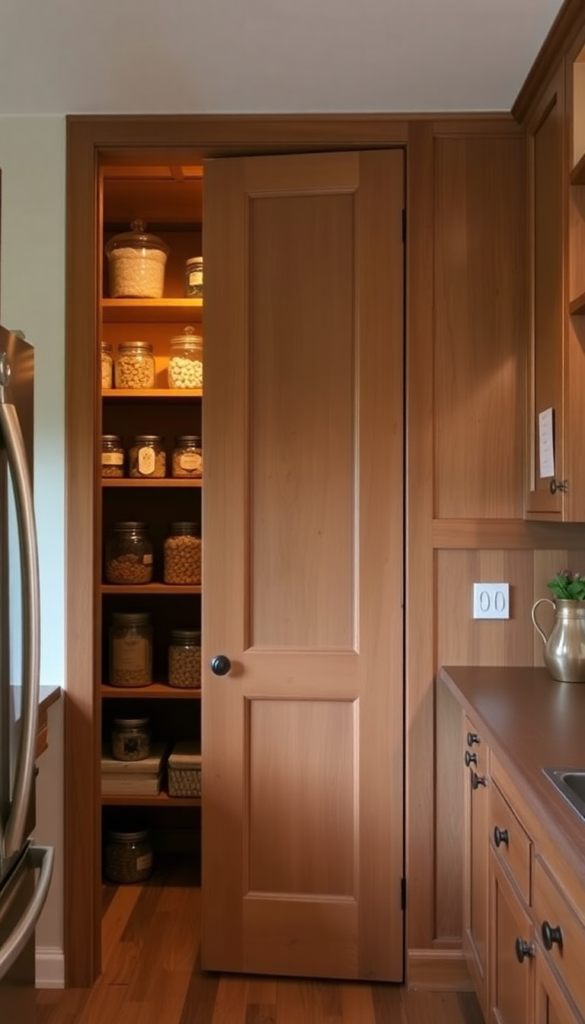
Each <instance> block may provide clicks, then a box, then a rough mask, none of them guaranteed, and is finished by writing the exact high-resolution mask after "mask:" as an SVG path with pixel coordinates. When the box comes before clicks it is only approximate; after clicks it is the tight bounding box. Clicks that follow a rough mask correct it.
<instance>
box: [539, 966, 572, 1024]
mask: <svg viewBox="0 0 585 1024" xmlns="http://www.w3.org/2000/svg"><path fill="white" fill-rule="evenodd" d="M535 983H536V997H535V1004H534V1022H535V1024H583V1020H584V1018H583V1017H582V1016H581V1014H580V1013H579V1012H578V1010H577V1008H576V1007H575V1006H574V1005H573V1004H572V1003H571V1002H570V1001H569V999H568V997H567V995H566V993H565V992H564V991H563V990H562V989H561V987H560V985H559V982H558V981H557V979H556V978H555V976H554V974H553V972H552V971H551V969H550V967H549V966H548V964H547V963H546V959H545V957H544V956H542V955H541V951H540V950H539V953H538V955H537V957H536V964H535Z"/></svg>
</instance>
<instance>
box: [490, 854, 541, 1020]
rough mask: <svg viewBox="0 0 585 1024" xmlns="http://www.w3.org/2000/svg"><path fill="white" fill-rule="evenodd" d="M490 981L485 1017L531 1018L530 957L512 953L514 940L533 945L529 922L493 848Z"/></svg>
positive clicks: (531, 965) (532, 982) (491, 857)
mask: <svg viewBox="0 0 585 1024" xmlns="http://www.w3.org/2000/svg"><path fill="white" fill-rule="evenodd" d="M489 896H490V984H489V1015H488V1018H487V1019H488V1020H489V1021H493V1022H494V1024H520V1022H526V1021H530V1020H532V1008H533V989H534V977H533V975H534V957H533V955H531V954H530V953H528V954H527V955H525V957H524V959H523V961H522V962H520V961H519V960H518V957H517V954H516V940H517V939H520V940H521V941H522V942H523V943H525V944H526V945H527V946H528V947H529V949H531V950H532V949H533V947H534V938H533V929H532V923H531V921H530V918H529V916H528V914H527V913H526V911H525V909H524V908H523V906H522V904H521V902H520V899H519V897H518V895H517V894H516V892H515V891H514V889H513V887H512V884H511V882H510V880H509V878H508V875H507V873H506V872H505V870H504V869H503V868H502V866H501V865H500V864H499V862H498V860H497V858H496V856H495V854H494V851H493V850H490V856H489Z"/></svg>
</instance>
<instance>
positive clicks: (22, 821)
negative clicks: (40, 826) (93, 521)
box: [0, 327, 53, 1024]
mask: <svg viewBox="0 0 585 1024" xmlns="http://www.w3.org/2000/svg"><path fill="white" fill-rule="evenodd" d="M33 387H34V350H33V347H32V345H29V344H28V343H27V342H26V341H25V340H24V338H23V337H22V336H21V335H20V334H19V333H18V332H11V331H6V330H4V328H2V327H0V1022H1V1024H33V1022H34V1021H35V1019H36V1017H35V1012H36V1011H35V925H36V923H37V920H38V918H39V915H40V913H41V910H42V908H43V905H44V903H45V900H46V897H47V892H48V889H49V884H50V881H51V874H52V869H53V850H52V848H51V847H41V846H36V845H35V843H34V841H33V839H32V838H31V837H32V833H33V830H34V824H35V816H34V815H35V800H34V792H35V772H36V770H35V746H36V732H37V716H38V701H39V663H40V656H39V655H40V622H39V572H38V558H37V541H36V528H35V515H34V505H33V489H32V466H33V459H32V452H33Z"/></svg>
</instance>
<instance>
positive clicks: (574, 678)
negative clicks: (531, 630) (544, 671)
mask: <svg viewBox="0 0 585 1024" xmlns="http://www.w3.org/2000/svg"><path fill="white" fill-rule="evenodd" d="M539 604H550V605H552V607H553V608H554V610H555V619H554V622H553V625H552V629H551V631H550V634H549V636H548V637H547V635H546V633H545V632H544V630H542V629H541V627H540V626H539V625H538V622H537V621H536V609H537V608H538V606H539ZM532 621H533V623H534V627H535V629H536V631H537V632H538V633H539V634H540V636H541V637H542V641H543V643H544V662H545V665H546V667H547V668H548V670H549V672H550V674H551V676H552V677H553V679H559V680H560V681H561V682H564V683H583V682H585V601H561V600H556V601H551V600H550V598H548V597H541V598H540V600H539V601H536V602H535V604H534V605H533V606H532Z"/></svg>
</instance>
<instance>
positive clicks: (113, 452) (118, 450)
mask: <svg viewBox="0 0 585 1024" xmlns="http://www.w3.org/2000/svg"><path fill="white" fill-rule="evenodd" d="M102 476H110V477H111V476H118V477H119V476H124V447H123V445H122V441H121V438H119V437H118V435H117V434H102Z"/></svg>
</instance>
